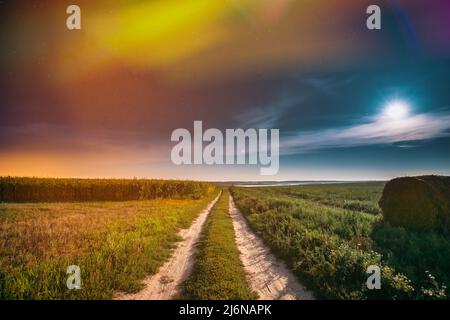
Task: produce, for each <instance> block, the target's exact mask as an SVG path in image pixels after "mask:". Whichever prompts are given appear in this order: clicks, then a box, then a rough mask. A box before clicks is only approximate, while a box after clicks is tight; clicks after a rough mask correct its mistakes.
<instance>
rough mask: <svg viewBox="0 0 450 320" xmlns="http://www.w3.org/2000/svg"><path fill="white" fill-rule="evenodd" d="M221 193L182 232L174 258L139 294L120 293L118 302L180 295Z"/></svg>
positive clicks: (147, 282) (165, 298) (150, 278)
mask: <svg viewBox="0 0 450 320" xmlns="http://www.w3.org/2000/svg"><path fill="white" fill-rule="evenodd" d="M220 196H221V193H220V194H219V195H218V196H217V197H216V198H215V199H214V200H213V201H211V203H210V204H209V205H208V206H207V208H206V209H205V210H203V211H202V212H201V213H200V215H199V216H198V217H197V219H196V220H195V221H194V222H193V223H192V225H191V226H190V227H189V228H188V229H183V230H181V231H180V233H179V235H180V236H181V238H182V239H183V240H181V241H180V242H179V243H178V244H177V247H176V249H175V250H174V252H173V255H172V257H171V258H170V259H169V260H168V261H167V262H166V263H165V264H164V265H163V266H162V267H161V268H160V269H159V271H158V273H157V274H154V275H151V276H149V277H148V278H146V279H145V280H144V284H145V288H144V289H143V290H141V291H139V292H137V293H131V294H126V293H119V294H117V295H116V297H115V298H116V299H118V300H168V299H173V298H174V297H176V296H177V294H178V293H179V285H180V284H181V283H183V281H184V280H186V279H187V277H188V276H189V275H190V273H191V271H192V267H193V264H194V254H195V251H196V248H195V245H196V243H197V241H198V239H199V237H200V234H201V231H202V228H203V225H204V223H205V221H206V219H207V217H208V215H209V213H210V212H211V209H212V208H213V207H214V205H215V204H216V202H217V201H218V200H219V198H220Z"/></svg>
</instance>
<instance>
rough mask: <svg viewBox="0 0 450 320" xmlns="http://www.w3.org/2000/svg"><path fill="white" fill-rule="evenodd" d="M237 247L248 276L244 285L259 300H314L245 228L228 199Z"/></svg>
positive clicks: (282, 264) (243, 220) (239, 214)
mask: <svg viewBox="0 0 450 320" xmlns="http://www.w3.org/2000/svg"><path fill="white" fill-rule="evenodd" d="M229 210H230V215H231V218H232V219H233V226H234V230H235V234H236V244H237V246H238V249H239V251H240V252H241V261H242V264H243V265H244V269H245V272H246V273H247V281H248V282H249V284H250V286H251V288H252V289H253V290H254V291H255V292H256V293H257V294H258V296H259V299H261V300H313V299H314V296H313V294H312V293H311V292H309V291H307V290H306V289H305V287H304V286H303V285H302V284H300V283H299V281H298V280H297V278H296V277H295V276H294V274H293V273H292V272H291V271H290V270H289V269H288V268H287V267H286V265H285V264H284V263H283V262H282V261H280V260H279V259H277V258H276V257H275V256H274V255H273V254H272V253H271V252H270V249H269V248H268V247H267V246H266V245H265V244H264V243H263V241H262V240H261V239H260V238H259V237H258V236H256V235H255V234H254V233H253V232H252V231H251V230H250V228H249V227H248V225H247V222H246V221H245V218H244V217H243V215H242V214H241V212H239V210H238V209H237V208H236V206H235V204H234V201H233V198H232V197H231V195H230V198H229Z"/></svg>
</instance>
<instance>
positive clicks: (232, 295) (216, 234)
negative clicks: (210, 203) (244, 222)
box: [182, 190, 256, 300]
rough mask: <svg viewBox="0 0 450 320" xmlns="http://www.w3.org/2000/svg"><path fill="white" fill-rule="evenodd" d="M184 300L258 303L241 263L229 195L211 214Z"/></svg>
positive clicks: (221, 199) (185, 286)
mask: <svg viewBox="0 0 450 320" xmlns="http://www.w3.org/2000/svg"><path fill="white" fill-rule="evenodd" d="M182 298H184V299H200V300H226V299H233V300H240V299H254V298H256V295H255V294H254V293H253V292H252V290H251V289H250V288H249V286H248V284H247V282H246V279H245V272H244V270H243V267H242V264H241V261H240V259H239V250H238V249H237V247H236V244H235V240H234V229H233V224H232V221H231V217H230V215H229V212H228V191H226V190H224V192H223V194H222V196H221V198H220V200H219V201H218V203H217V204H216V206H215V207H214V209H213V210H212V212H211V213H210V216H209V217H208V220H207V221H206V226H205V229H204V231H203V234H202V238H201V240H200V245H199V252H198V253H197V255H196V263H195V266H194V271H193V272H192V274H191V276H190V277H189V279H188V280H187V281H186V282H185V283H184V284H183V293H182Z"/></svg>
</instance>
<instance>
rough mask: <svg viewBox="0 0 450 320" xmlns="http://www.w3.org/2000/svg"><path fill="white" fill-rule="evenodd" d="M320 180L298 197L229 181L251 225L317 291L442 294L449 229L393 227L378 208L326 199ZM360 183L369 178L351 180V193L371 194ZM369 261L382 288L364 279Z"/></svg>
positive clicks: (358, 295)
mask: <svg viewBox="0 0 450 320" xmlns="http://www.w3.org/2000/svg"><path fill="white" fill-rule="evenodd" d="M325 187H326V188H325V190H324V191H323V192H322V193H321V192H320V191H318V190H317V189H319V187H315V189H316V190H315V193H316V195H317V193H319V195H321V196H320V198H319V199H315V200H311V198H310V197H298V196H297V195H298V194H303V192H304V188H301V187H298V189H299V190H298V191H296V190H295V188H296V187H289V188H233V189H232V193H233V195H234V197H235V200H236V205H237V206H238V207H239V209H240V210H241V211H242V212H243V213H244V215H245V216H246V218H247V220H248V222H249V224H250V226H251V227H252V228H253V229H254V230H255V231H256V233H257V234H258V235H259V236H261V237H262V238H263V239H264V240H265V242H266V243H267V244H268V245H269V246H270V247H272V249H273V252H274V253H275V254H277V255H279V256H280V257H281V258H282V259H284V260H285V261H286V262H287V264H288V265H289V266H290V267H291V268H292V269H293V270H294V272H295V273H296V274H297V275H298V277H299V278H300V279H301V280H302V281H303V282H304V283H305V284H306V285H307V286H308V288H310V289H312V290H313V291H314V292H315V294H316V296H318V297H320V298H333V299H375V298H384V299H426V298H433V299H439V298H445V297H446V295H447V292H446V287H445V286H448V285H450V272H449V271H448V270H450V259H449V258H448V257H449V256H450V239H449V238H448V237H445V236H442V235H439V234H432V233H428V234H424V233H414V232H409V231H406V230H405V229H402V228H392V227H390V226H389V225H388V224H387V223H385V222H384V221H383V219H382V216H381V215H376V216H375V215H372V214H369V213H365V212H362V211H360V210H356V211H355V210H350V209H344V208H342V207H341V206H339V205H338V206H336V205H333V206H331V205H329V204H324V203H323V200H324V199H326V198H325V197H324V195H325V194H326V193H327V192H328V190H327V189H328V186H325ZM337 187H338V186H336V188H337ZM344 188H345V189H346V190H345V192H344V193H347V192H348V190H349V189H348V187H347V186H344ZM365 188H369V189H371V186H370V185H357V186H355V188H353V193H354V194H353V195H352V198H353V199H359V200H360V201H365V200H364V199H365V198H366V197H367V199H368V200H367V201H373V199H372V200H371V199H370V197H369V196H368V195H370V194H372V191H370V190H364V189H365ZM333 201H334V202H336V197H334V199H333ZM427 248H428V250H427ZM369 265H378V266H379V267H380V268H381V270H382V288H381V290H368V289H367V287H366V279H367V277H368V275H367V274H366V269H367V267H368V266H369Z"/></svg>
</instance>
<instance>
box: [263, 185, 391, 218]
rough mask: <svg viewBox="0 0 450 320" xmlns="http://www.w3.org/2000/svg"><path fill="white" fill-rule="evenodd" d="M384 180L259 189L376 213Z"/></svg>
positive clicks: (274, 193)
mask: <svg viewBox="0 0 450 320" xmlns="http://www.w3.org/2000/svg"><path fill="white" fill-rule="evenodd" d="M384 185H385V182H361V183H338V184H313V185H304V186H286V187H268V188H264V190H261V191H262V192H268V193H270V194H271V195H280V196H291V197H294V198H300V199H305V200H311V201H314V202H316V203H321V204H324V205H328V206H334V207H339V208H343V209H348V210H351V211H364V212H367V213H373V214H377V213H378V212H379V207H378V200H379V199H380V195H381V193H382V191H383V188H384Z"/></svg>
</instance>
